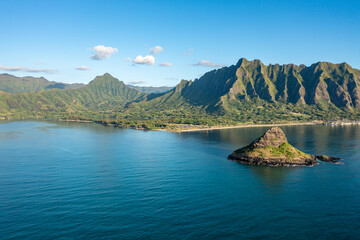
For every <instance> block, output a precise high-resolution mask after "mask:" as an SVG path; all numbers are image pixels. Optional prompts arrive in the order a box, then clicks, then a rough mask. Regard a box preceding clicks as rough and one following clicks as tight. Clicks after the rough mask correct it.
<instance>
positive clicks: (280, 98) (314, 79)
mask: <svg viewBox="0 0 360 240" xmlns="http://www.w3.org/2000/svg"><path fill="white" fill-rule="evenodd" d="M182 85H184V83H182ZM173 91H174V90H173ZM178 91H179V90H178ZM181 95H182V96H183V97H184V98H186V99H188V101H190V102H191V103H192V104H195V105H201V106H203V107H205V108H207V109H209V110H210V111H211V110H213V109H218V108H219V107H222V108H226V107H228V105H229V103H231V102H237V101H243V100H245V101H249V100H254V99H255V100H256V99H261V100H265V101H268V102H274V103H275V102H280V103H291V104H299V105H314V104H332V105H334V106H336V107H338V108H343V107H345V108H357V109H359V108H360V71H359V70H358V69H353V68H351V66H350V65H348V64H346V63H342V64H332V63H328V62H318V63H316V64H313V65H311V66H309V67H306V66H305V65H300V66H297V65H294V64H286V65H279V64H275V65H271V64H270V65H268V66H266V65H264V64H263V63H262V62H261V61H260V60H253V61H248V60H246V59H245V58H242V59H240V60H239V62H238V63H237V64H236V65H232V66H230V67H223V68H220V69H217V70H213V71H210V72H208V73H206V74H205V75H204V76H202V77H201V78H199V79H196V80H195V81H194V82H192V81H189V83H188V85H187V87H184V88H183V89H182V90H181Z"/></svg>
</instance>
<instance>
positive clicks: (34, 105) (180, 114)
mask: <svg viewBox="0 0 360 240" xmlns="http://www.w3.org/2000/svg"><path fill="white" fill-rule="evenodd" d="M9 76H11V75H9ZM1 77H2V78H3V77H4V74H3V75H1ZM22 79H25V80H27V79H30V78H22ZM34 79H35V78H34ZM35 80H36V82H41V84H40V83H39V84H37V85H36V84H29V82H31V81H23V82H25V83H24V84H23V86H22V87H20V85H21V84H20V83H19V81H18V80H16V81H14V82H15V83H16V84H15V85H16V86H17V89H22V91H23V92H27V93H14V92H18V91H19V90H17V91H15V90H14V87H13V90H12V91H7V92H8V93H6V92H5V91H3V92H1V93H0V117H2V118H3V119H18V118H21V119H24V118H25V119H26V118H48V117H60V118H73V119H77V118H81V119H84V118H87V119H102V120H106V121H115V122H121V124H122V125H128V124H130V125H131V124H142V123H147V124H149V123H151V124H155V125H156V124H158V125H159V124H160V125H161V124H163V123H164V124H169V123H172V124H208V125H209V124H236V123H239V122H242V123H243V122H247V123H258V122H279V121H309V120H331V119H342V118H347V119H352V120H354V119H358V117H359V116H360V115H359V113H360V111H359V109H360V71H359V70H358V69H354V68H352V67H351V66H350V65H348V64H347V63H341V64H333V63H329V62H318V63H314V64H312V65H311V66H305V65H294V64H285V65H279V64H275V65H272V64H270V65H264V64H263V63H262V62H261V61H260V60H253V61H248V60H246V59H245V58H242V59H240V60H239V61H238V62H237V63H236V64H235V65H232V66H229V67H223V68H220V69H216V70H213V71H210V72H207V73H206V74H204V75H203V76H202V77H200V78H199V79H195V80H194V81H187V80H182V81H181V82H180V83H179V84H178V85H177V86H176V87H174V88H172V89H170V90H169V89H162V90H163V91H165V92H162V91H158V92H157V91H155V93H154V91H152V92H153V93H146V92H145V91H144V90H143V92H141V91H138V90H137V89H136V88H134V87H133V86H132V87H130V86H127V85H125V84H124V83H123V82H121V81H119V80H117V79H116V78H114V77H112V76H111V75H110V74H108V73H106V74H104V75H102V76H98V77H96V78H95V79H94V80H93V81H91V82H90V83H89V84H87V85H85V86H79V85H65V87H59V89H50V90H46V89H49V88H56V87H51V86H54V84H55V86H56V84H57V83H54V82H49V81H47V80H46V79H43V78H39V79H35ZM44 80H45V81H44ZM5 82H7V85H10V86H12V84H11V80H8V81H5ZM9 82H10V83H9ZM43 82H44V83H52V84H47V85H46V84H42V83H43ZM2 83H3V81H0V89H2V90H4V89H5V87H3V84H2ZM69 88H72V89H69ZM8 89H9V88H8ZM150 92H151V91H150Z"/></svg>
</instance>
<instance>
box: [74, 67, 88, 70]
mask: <svg viewBox="0 0 360 240" xmlns="http://www.w3.org/2000/svg"><path fill="white" fill-rule="evenodd" d="M75 69H76V70H83V71H85V70H89V69H90V68H89V67H88V66H80V67H77V68H75Z"/></svg>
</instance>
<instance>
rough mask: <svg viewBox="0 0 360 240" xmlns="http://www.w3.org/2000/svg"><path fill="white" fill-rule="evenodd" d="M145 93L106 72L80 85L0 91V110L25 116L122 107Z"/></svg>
mask: <svg viewBox="0 0 360 240" xmlns="http://www.w3.org/2000/svg"><path fill="white" fill-rule="evenodd" d="M144 97H145V94H144V93H140V92H139V91H137V90H135V89H132V88H129V87H127V86H126V85H125V84H124V83H123V82H120V81H119V80H117V79H116V78H114V77H112V76H111V75H110V74H108V73H106V74H104V75H103V76H98V77H96V78H95V79H94V80H93V81H91V82H90V83H89V84H88V85H86V86H85V87H83V88H80V89H71V90H59V89H53V90H46V91H40V92H32V93H19V94H9V93H4V92H0V114H1V115H5V116H10V117H13V118H18V117H19V116H21V118H26V116H28V117H36V116H51V115H52V114H55V115H59V114H67V113H91V112H97V111H106V110H114V109H119V108H123V107H124V106H125V105H126V104H127V103H130V102H133V101H136V100H140V99H142V98H144Z"/></svg>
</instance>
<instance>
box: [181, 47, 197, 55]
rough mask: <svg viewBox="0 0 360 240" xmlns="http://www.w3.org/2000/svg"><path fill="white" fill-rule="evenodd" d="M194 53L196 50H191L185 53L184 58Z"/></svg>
mask: <svg viewBox="0 0 360 240" xmlns="http://www.w3.org/2000/svg"><path fill="white" fill-rule="evenodd" d="M194 52H195V50H194V49H192V48H190V49H188V50H187V51H186V52H185V53H184V56H192V55H193V53H194Z"/></svg>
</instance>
